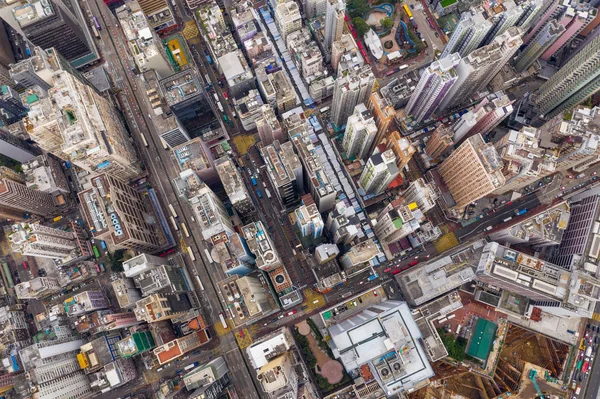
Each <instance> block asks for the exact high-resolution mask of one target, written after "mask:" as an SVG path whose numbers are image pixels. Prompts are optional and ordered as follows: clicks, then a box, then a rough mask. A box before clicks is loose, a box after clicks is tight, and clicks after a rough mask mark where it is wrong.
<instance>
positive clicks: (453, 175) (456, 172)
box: [438, 134, 505, 209]
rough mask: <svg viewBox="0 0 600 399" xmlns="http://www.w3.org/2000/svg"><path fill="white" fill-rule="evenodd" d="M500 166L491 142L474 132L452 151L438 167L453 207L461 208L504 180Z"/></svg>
mask: <svg viewBox="0 0 600 399" xmlns="http://www.w3.org/2000/svg"><path fill="white" fill-rule="evenodd" d="M502 166H503V163H502V159H500V156H499V155H498V152H497V151H496V149H495V148H494V146H493V145H492V144H491V143H486V142H485V141H483V138H482V137H481V135H480V134H477V135H475V136H472V137H469V138H468V139H467V140H466V141H465V142H464V143H463V144H461V145H460V146H459V147H458V148H457V149H456V150H455V151H454V152H452V153H451V154H450V155H449V156H448V158H446V160H445V161H444V162H442V164H441V165H440V166H439V167H438V170H439V173H440V175H441V177H442V179H443V180H444V182H445V183H446V186H447V187H448V190H449V191H450V194H452V197H453V199H454V202H455V203H456V205H455V208H456V209H461V208H464V207H465V206H467V205H468V204H470V203H471V202H474V201H477V200H478V199H480V198H482V197H484V196H486V195H487V194H489V193H491V192H493V191H494V190H496V189H497V188H499V187H501V186H502V185H503V184H504V182H505V179H504V175H503V174H502V171H501V169H502Z"/></svg>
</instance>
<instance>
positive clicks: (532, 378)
mask: <svg viewBox="0 0 600 399" xmlns="http://www.w3.org/2000/svg"><path fill="white" fill-rule="evenodd" d="M536 375H537V370H535V369H531V370H529V379H530V380H531V382H532V383H533V386H534V387H535V391H536V392H537V394H538V397H539V398H541V399H544V398H545V396H544V394H543V393H542V390H541V389H540V387H539V385H538V383H537V381H536V380H535V377H536Z"/></svg>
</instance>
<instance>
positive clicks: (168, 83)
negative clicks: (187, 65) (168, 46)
mask: <svg viewBox="0 0 600 399" xmlns="http://www.w3.org/2000/svg"><path fill="white" fill-rule="evenodd" d="M160 86H161V88H162V90H163V93H164V94H165V99H166V101H167V104H168V105H169V106H173V105H175V104H179V103H180V102H182V101H185V100H188V99H190V98H192V97H194V96H197V95H200V94H201V92H202V91H201V89H202V85H201V82H200V80H199V79H198V77H197V76H194V74H193V73H192V71H190V70H184V71H181V72H179V73H176V74H173V75H171V76H169V77H168V78H165V79H162V80H161V81H160Z"/></svg>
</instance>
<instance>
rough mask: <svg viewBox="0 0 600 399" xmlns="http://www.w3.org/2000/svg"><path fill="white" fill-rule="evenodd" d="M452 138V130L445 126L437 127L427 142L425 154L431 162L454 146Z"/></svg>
mask: <svg viewBox="0 0 600 399" xmlns="http://www.w3.org/2000/svg"><path fill="white" fill-rule="evenodd" d="M453 136H454V132H453V131H452V129H450V128H448V127H446V126H445V125H440V126H438V127H437V129H435V131H434V132H433V134H432V135H431V136H430V137H429V140H428V141H427V144H426V146H425V153H426V154H427V155H428V156H429V157H430V158H431V159H433V160H436V159H438V158H439V157H441V156H442V155H444V154H446V153H447V152H449V151H450V149H452V147H453V146H454V140H453V139H452V137H453Z"/></svg>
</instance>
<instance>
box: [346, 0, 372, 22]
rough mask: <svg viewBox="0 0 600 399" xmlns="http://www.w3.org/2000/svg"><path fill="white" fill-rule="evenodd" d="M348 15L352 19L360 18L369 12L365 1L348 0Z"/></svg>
mask: <svg viewBox="0 0 600 399" xmlns="http://www.w3.org/2000/svg"><path fill="white" fill-rule="evenodd" d="M347 6H348V10H350V15H351V16H352V17H353V18H354V17H362V16H363V15H365V13H366V12H367V11H369V4H368V3H367V1H366V0H350V1H348V3H347Z"/></svg>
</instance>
